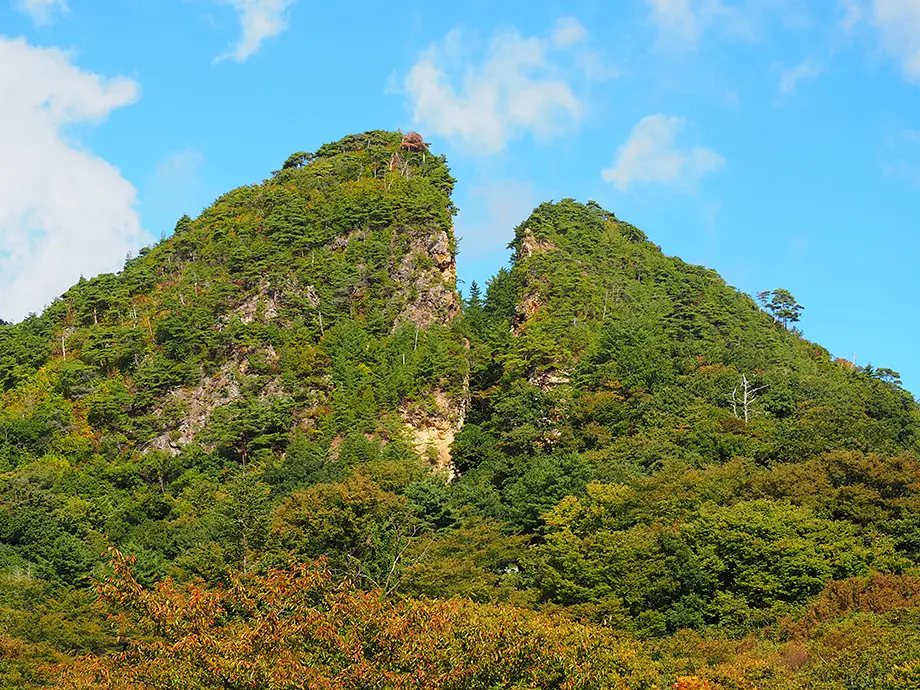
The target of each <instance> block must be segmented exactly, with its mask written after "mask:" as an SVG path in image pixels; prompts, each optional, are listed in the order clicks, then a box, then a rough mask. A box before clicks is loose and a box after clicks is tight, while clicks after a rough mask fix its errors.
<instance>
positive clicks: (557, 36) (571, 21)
mask: <svg viewBox="0 0 920 690" xmlns="http://www.w3.org/2000/svg"><path fill="white" fill-rule="evenodd" d="M587 37H588V32H587V30H586V29H585V27H583V26H582V25H581V22H579V21H578V20H577V19H575V18H574V17H562V18H560V19H557V20H556V24H555V26H554V27H553V33H552V35H551V36H550V39H551V40H552V42H553V45H554V46H555V47H556V48H571V47H572V46H573V45H575V44H577V43H581V42H582V41H584V40H585V39H586V38H587Z"/></svg>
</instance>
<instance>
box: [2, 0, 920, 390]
mask: <svg viewBox="0 0 920 690" xmlns="http://www.w3.org/2000/svg"><path fill="white" fill-rule="evenodd" d="M0 3H5V4H0V104H2V105H0V150H2V151H3V156H2V157H0V316H4V317H6V318H8V319H9V318H20V317H22V316H23V315H24V314H26V313H27V312H29V311H31V310H40V309H41V308H42V307H43V305H45V304H47V303H48V302H49V301H50V300H51V299H53V297H54V296H56V295H58V294H60V293H61V292H62V291H63V290H64V289H66V288H67V287H68V286H69V285H70V284H71V283H72V282H74V281H75V280H76V279H77V278H78V277H79V276H80V275H81V274H83V275H87V276H88V275H92V274H95V273H98V272H100V271H111V270H118V269H119V268H120V266H121V264H122V263H123V261H124V257H125V254H126V253H127V252H136V251H137V249H138V248H139V247H141V246H143V245H145V244H148V243H149V242H151V241H153V240H154V239H156V238H159V237H160V236H161V234H163V233H167V234H168V232H169V231H170V230H171V228H172V227H173V225H174V224H175V221H176V219H177V218H178V217H179V216H180V215H182V214H183V213H189V214H191V215H194V214H196V213H197V212H198V211H200V210H201V209H202V208H203V207H204V206H206V205H207V204H209V203H210V202H211V201H212V200H213V198H214V197H216V196H217V195H219V194H221V193H223V192H224V191H227V190H228V189H231V188H233V187H235V186H239V185H242V184H248V183H252V182H257V181H260V180H261V179H263V178H264V177H266V176H268V174H269V173H270V171H271V170H274V169H277V168H278V167H279V166H280V164H281V162H282V161H283V160H284V159H285V158H286V157H287V155H288V154H289V153H291V152H292V151H296V150H302V149H305V150H313V149H315V148H317V147H318V146H319V145H320V144H322V143H324V142H326V141H330V140H334V139H338V138H339V137H341V136H343V135H345V134H347V133H351V132H356V131H364V130H366V129H375V128H392V129H397V128H400V129H403V130H409V129H416V130H418V131H420V132H421V133H422V134H423V135H424V136H425V138H426V139H427V140H428V141H429V142H431V143H432V146H433V148H435V149H436V150H438V151H443V152H445V153H447V154H448V156H449V158H450V162H451V165H452V168H453V170H454V173H455V175H456V176H457V177H458V179H459V184H458V187H457V193H456V197H455V198H456V202H457V205H458V206H459V207H460V209H461V213H460V215H459V216H458V218H457V232H458V235H460V236H461V237H462V241H461V245H460V249H461V255H460V257H459V274H460V277H461V279H463V280H464V281H466V282H467V283H469V282H470V281H472V280H477V281H479V282H484V281H485V280H486V279H487V278H488V277H489V276H490V275H491V274H492V273H494V272H495V270H497V269H498V267H500V266H501V265H503V264H504V263H505V262H506V260H507V251H506V250H505V245H506V244H507V242H508V241H509V239H510V238H511V235H512V231H513V227H514V226H515V225H517V224H518V223H519V222H520V221H521V220H523V219H524V218H525V217H526V216H527V214H528V212H529V210H530V209H531V208H532V207H533V206H535V205H536V204H538V203H539V202H540V201H543V200H547V199H559V198H563V197H575V198H577V199H580V200H585V201H586V200H588V199H594V200H596V201H598V202H599V203H601V204H602V205H603V206H605V207H607V208H609V209H610V210H612V211H614V212H615V213H616V214H617V215H618V216H619V217H621V218H623V219H626V220H628V221H630V222H632V223H634V224H635V225H637V226H639V227H641V228H642V229H644V230H645V231H646V232H647V233H648V234H649V236H650V238H651V239H652V240H653V241H654V242H656V243H657V244H659V245H661V246H662V248H663V249H664V251H665V252H666V253H668V254H676V255H679V256H681V257H682V258H684V259H685V260H687V261H689V262H692V263H701V264H705V265H707V266H710V267H712V268H715V269H716V270H718V271H719V272H720V273H721V274H722V275H723V276H724V277H725V278H726V279H727V280H728V282H729V283H731V284H732V285H735V286H736V287H738V288H739V289H741V290H744V291H745V292H749V293H754V292H756V291H759V290H765V289H772V288H777V287H785V288H787V289H789V290H791V291H792V292H793V293H794V294H795V296H796V297H797V298H798V299H799V301H800V302H801V303H802V304H804V305H805V307H806V310H805V312H804V316H803V320H802V324H801V325H802V328H803V330H804V331H805V334H806V335H807V336H808V337H809V338H811V339H813V340H816V341H818V342H820V343H822V344H824V345H825V346H827V347H828V348H829V349H830V350H831V351H832V352H833V353H834V354H835V355H836V356H843V357H847V358H848V359H849V358H852V357H853V356H854V353H855V356H856V361H857V363H858V364H866V363H869V362H871V363H872V364H873V365H875V366H886V367H890V368H893V369H895V370H897V371H899V372H901V374H902V375H903V378H904V383H905V385H906V386H907V387H908V388H909V389H911V390H913V391H914V392H918V391H920V362H918V358H917V357H916V347H915V343H916V341H917V339H918V336H920V325H918V321H920V319H918V317H920V307H918V306H917V294H916V293H917V288H918V286H920V280H918V278H917V273H916V266H917V264H918V260H920V240H918V230H920V227H918V226H920V221H918V219H920V0H840V1H839V2H837V1H836V0H821V1H820V2H819V1H818V0H812V1H810V2H803V1H801V0H798V1H796V0H735V1H734V2H732V1H730V0H619V1H617V2H611V1H609V0H608V1H606V2H599V1H596V2H592V1H587V0H585V1H581V2H578V1H575V2H565V3H562V2H540V1H538V0H531V1H529V2H526V3H525V2H517V1H516V0H509V1H506V2H503V3H495V2H484V1H481V0H471V1H468V2H465V3H453V4H450V3H430V2H411V1H408V2H403V3H400V4H398V5H392V4H386V5H384V4H382V3H371V2H348V3H317V2H312V1H311V0H158V1H157V2H149V1H147V0H122V1H121V2H118V3H112V2H105V3H103V2H102V1H101V0H67V1H66V2H65V1H63V0H13V1H12V2H10V1H9V0H0Z"/></svg>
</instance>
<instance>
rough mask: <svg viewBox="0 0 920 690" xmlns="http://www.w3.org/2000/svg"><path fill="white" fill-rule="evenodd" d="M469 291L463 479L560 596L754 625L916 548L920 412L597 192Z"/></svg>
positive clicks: (621, 614) (559, 209)
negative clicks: (657, 240)
mask: <svg viewBox="0 0 920 690" xmlns="http://www.w3.org/2000/svg"><path fill="white" fill-rule="evenodd" d="M511 249H512V250H513V256H512V265H511V268H510V269H509V270H505V271H502V272H500V273H499V274H498V275H497V276H496V277H495V278H493V279H492V281H491V282H490V284H489V286H488V292H487V296H486V298H485V300H484V301H482V300H481V299H480V298H479V297H478V294H477V295H474V297H473V300H472V303H471V304H470V305H468V307H467V310H466V323H467V326H468V328H469V329H470V331H471V332H472V333H473V338H472V340H473V346H472V348H471V353H472V369H471V396H472V403H471V408H470V413H469V415H468V417H467V424H466V426H465V427H464V429H463V431H462V432H461V433H460V434H459V435H458V437H457V440H456V442H455V462H456V463H457V465H458V467H459V469H461V470H462V471H463V476H462V478H461V480H460V481H459V482H458V484H457V485H456V486H455V490H456V491H458V492H461V493H462V494H463V495H464V496H465V497H467V500H468V502H469V505H470V506H475V508H474V509H475V510H476V511H478V512H481V513H483V514H486V515H489V516H490V517H493V518H497V519H500V520H502V521H504V522H505V523H506V524H510V525H512V526H513V528H514V529H516V530H519V531H522V532H524V533H529V534H534V535H536V538H535V540H534V541H533V542H532V548H531V553H530V558H531V559H532V560H531V561H530V562H529V567H530V568H531V570H530V577H531V578H532V580H531V582H532V584H533V586H534V588H535V595H536V596H537V599H538V601H539V602H542V603H543V604H544V605H550V604H556V605H563V606H567V607H571V609H572V610H573V611H575V610H577V611H580V612H581V614H583V615H587V616H589V617H594V618H595V619H597V620H612V621H616V622H617V624H618V625H622V626H625V627H629V628H631V629H634V630H636V631H637V632H639V633H640V634H643V635H659V634H664V633H666V632H675V631H677V630H679V629H680V628H682V627H696V628H701V627H706V626H709V625H719V626H721V627H723V628H724V629H729V630H731V629H734V630H736V631H741V630H745V629H751V626H754V627H756V626H757V625H762V624H764V623H768V622H770V621H772V620H775V619H776V617H777V616H780V615H784V614H785V613H788V612H790V611H794V610H795V609H796V607H797V606H801V605H802V604H804V603H805V602H806V601H807V600H808V598H809V597H811V596H813V595H815V594H817V593H818V592H819V591H820V590H821V589H822V587H823V586H824V584H825V583H826V582H827V581H829V580H834V579H843V578H846V577H852V576H857V575H864V574H867V573H868V572H871V571H873V570H881V571H886V572H890V571H898V572H900V571H901V570H904V569H909V568H912V567H914V562H915V561H914V559H915V558H917V556H920V553H918V551H917V549H916V544H917V543H918V536H920V532H918V531H917V524H918V522H917V518H916V510H917V508H918V507H920V503H918V499H920V496H918V494H917V490H918V489H920V483H918V479H920V475H918V473H917V472H918V469H920V465H918V464H917V457H916V451H917V449H918V438H920V436H918V433H920V416H918V406H917V404H916V403H915V401H914V400H913V398H912V397H911V396H910V395H909V394H908V393H907V392H906V391H904V390H902V389H901V388H900V387H899V386H898V385H897V384H896V383H894V382H892V381H891V380H890V378H891V374H890V372H887V371H883V372H881V373H878V372H876V371H875V370H873V369H856V368H854V367H853V366H852V365H850V364H849V363H847V362H841V361H839V360H838V361H835V360H833V359H832V358H831V356H830V354H829V353H828V352H827V350H825V349H824V348H822V347H820V346H818V345H816V344H814V343H810V342H808V341H807V340H805V339H804V338H802V337H801V335H800V334H799V333H798V332H797V331H793V330H786V328H785V327H784V325H783V324H782V323H781V322H779V321H777V320H776V319H774V318H773V317H772V316H771V315H770V314H768V313H766V312H765V311H763V310H761V309H760V308H759V307H758V305H757V304H756V303H755V302H754V301H753V300H752V299H751V298H750V297H748V296H747V295H744V294H742V293H739V292H738V291H736V290H734V289H733V288H731V287H729V286H727V285H726V284H725V283H724V281H723V280H722V279H721V278H720V277H719V276H718V275H717V274H716V273H714V272H713V271H710V270H708V269H704V268H701V267H697V266H690V265H687V264H685V263H683V262H682V261H680V260H679V259H675V258H671V257H666V256H664V255H663V254H662V253H661V251H660V250H659V248H658V247H656V246H655V245H653V244H651V243H650V242H649V241H648V240H647V239H646V237H645V235H644V234H643V233H642V232H641V231H639V230H638V229H636V228H635V227H633V226H631V225H629V224H627V223H624V222H621V221H619V220H618V219H616V218H615V217H614V216H613V214H611V213H609V212H607V211H605V210H603V209H601V208H600V207H599V206H597V205H596V204H594V203H589V204H587V205H583V204H579V203H576V202H574V201H571V200H564V201H562V202H559V203H556V204H544V205H542V206H540V207H539V208H538V209H536V210H535V211H534V213H533V215H531V217H530V218H529V219H527V220H526V221H525V222H524V223H522V224H521V225H520V226H519V227H518V229H517V232H516V235H515V239H514V241H513V242H512V244H511Z"/></svg>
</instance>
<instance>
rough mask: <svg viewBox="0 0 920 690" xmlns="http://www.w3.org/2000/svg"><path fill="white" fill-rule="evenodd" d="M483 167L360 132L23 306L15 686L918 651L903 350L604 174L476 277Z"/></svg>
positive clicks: (615, 666) (483, 679) (4, 437)
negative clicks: (830, 312) (49, 297)
mask: <svg viewBox="0 0 920 690" xmlns="http://www.w3.org/2000/svg"><path fill="white" fill-rule="evenodd" d="M453 185H454V179H453V178H452V176H451V174H450V170H449V168H448V166H447V162H446V159H445V157H444V156H438V155H436V154H433V153H432V152H431V151H430V150H429V148H428V146H427V144H425V143H424V142H423V141H422V140H421V138H420V137H418V135H413V134H410V135H406V136H403V135H402V134H400V133H393V132H383V131H373V132H367V133H364V134H360V135H352V136H349V137H346V138H344V139H342V140H340V141H338V142H334V143H330V144H326V145H324V146H321V147H320V148H319V149H318V150H317V151H316V152H315V153H307V152H300V153H295V154H294V155H292V156H291V157H289V158H288V159H287V160H286V161H285V162H284V163H283V166H282V167H281V169H280V170H278V171H276V172H274V173H272V174H271V177H270V178H268V179H266V180H265V181H263V182H262V183H261V184H256V185H252V186H247V187H242V188H239V189H236V190H233V191H232V192H229V193H228V194H225V195H224V196H222V197H220V198H219V199H217V200H216V201H215V202H214V204H213V205H212V206H211V207H209V208H208V209H206V210H205V211H204V212H203V213H201V215H200V216H198V217H197V218H195V219H192V218H188V217H183V218H182V219H180V220H179V222H178V223H177V225H176V227H175V230H174V232H173V233H172V234H171V235H170V236H169V237H168V238H166V239H163V240H162V241H161V242H160V243H158V244H157V245H156V246H153V247H151V248H149V249H144V250H142V251H141V252H140V255H139V256H137V257H133V258H132V257H129V258H128V260H127V261H126V263H125V266H124V269H123V270H122V271H121V272H120V273H118V274H115V275H102V276H99V277H97V278H93V279H91V280H81V281H80V282H79V283H78V284H77V285H75V286H74V287H72V288H71V289H70V290H69V291H68V292H67V293H66V294H64V295H63V296H62V297H61V298H60V299H58V300H56V301H55V302H54V303H52V304H51V305H50V306H49V307H48V308H47V309H46V310H45V311H44V312H43V313H42V314H41V315H33V316H30V317H29V318H27V319H25V320H24V321H22V322H21V323H17V324H7V323H3V322H0V688H3V689H6V688H11V689H12V688H41V687H67V688H113V689H115V688H119V689H128V688H130V689H132V690H133V689H148V688H164V689H165V688H174V689H177V690H178V689H180V688H272V689H274V688H279V689H280V688H317V689H318V688H355V689H357V688H425V689H431V690H434V689H436V688H445V689H446V688H451V689H457V690H459V689H461V688H463V689H466V688H469V689H474V688H476V689H479V688H482V689H483V690H486V689H494V688H572V689H574V688H585V689H587V688H635V689H640V688H642V689H649V690H651V689H652V688H669V687H676V688H682V689H683V690H701V689H703V688H709V689H711V690H719V689H723V690H735V689H738V690H740V689H750V690H752V689H754V688H760V689H763V690H768V689H771V688H802V689H805V688H808V689H815V690H818V689H828V690H830V689H831V688H848V689H853V690H856V689H866V690H869V689H875V688H895V689H898V688H904V689H907V688H916V687H920V603H918V601H917V598H918V597H920V406H918V404H917V402H916V401H915V399H914V398H913V397H912V395H911V394H910V393H908V392H907V391H905V390H904V389H903V388H901V386H900V381H899V380H898V375H897V373H896V372H895V371H893V370H891V369H876V368H874V367H855V366H853V365H852V364H851V363H850V362H848V361H845V360H840V359H836V360H835V359H834V358H833V357H832V355H831V354H830V353H829V352H828V351H827V350H826V349H824V348H823V347H821V346H820V345H817V344H815V343H812V342H809V341H808V340H807V339H805V338H804V337H803V334H802V332H801V331H799V330H798V329H797V327H796V324H797V323H798V320H799V317H800V312H801V310H802V307H801V305H798V304H797V303H796V302H795V299H794V297H793V296H792V295H791V294H790V293H789V292H788V291H787V290H784V289H771V290H767V291H765V292H763V293H761V294H760V295H758V300H756V301H755V299H753V298H751V297H750V296H748V295H745V294H742V293H740V292H738V291H737V290H735V289H734V288H732V287H730V286H728V285H726V283H725V282H724V281H723V280H722V279H721V278H720V277H719V276H718V275H717V274H716V273H715V272H713V271H711V270H708V269H705V268H702V267H699V266H693V265H688V264H686V263H684V262H682V261H681V260H679V259H677V258H673V257H668V256H665V255H664V254H663V253H662V252H661V250H660V248H659V247H657V246H656V245H654V244H653V243H652V242H650V241H649V239H648V238H647V237H646V236H645V234H644V233H643V232H642V231H641V230H639V229H638V228H636V227H634V226H632V225H630V224H629V223H627V222H624V221H621V220H620V219H618V218H617V217H616V216H615V215H614V214H613V213H612V212H610V211H607V210H605V209H603V208H601V207H600V206H599V205H598V204H596V203H594V202H591V201H589V202H587V203H578V202H576V201H574V200H571V199H565V200H562V201H559V202H556V203H545V204H542V205H541V206H539V207H538V208H537V209H535V210H534V212H533V213H532V215H531V216H530V217H529V218H528V219H527V220H525V221H524V222H523V223H522V224H521V225H520V226H519V227H518V228H517V229H516V231H515V236H514V240H513V241H512V243H511V244H510V246H509V249H510V250H511V259H510V262H509V267H508V268H507V269H503V270H501V271H500V272H499V273H498V274H497V275H495V276H494V277H493V278H492V279H491V280H490V281H489V282H488V285H486V286H484V290H481V289H480V287H479V286H477V285H476V284H475V283H474V284H472V285H470V286H469V290H468V291H467V292H468V294H467V296H466V298H461V296H460V295H459V293H458V292H457V279H456V268H455V254H456V239H455V237H454V234H453V223H452V217H453V215H454V213H455V209H454V207H453V205H452V202H451V192H452V189H453ZM765 287H769V286H765Z"/></svg>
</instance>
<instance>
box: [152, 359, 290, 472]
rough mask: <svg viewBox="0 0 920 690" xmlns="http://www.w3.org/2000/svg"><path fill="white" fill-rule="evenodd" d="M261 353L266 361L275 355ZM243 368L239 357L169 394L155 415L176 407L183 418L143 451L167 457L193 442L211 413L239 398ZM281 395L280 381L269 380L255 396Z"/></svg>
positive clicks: (246, 364) (242, 362)
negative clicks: (181, 412) (265, 356)
mask: <svg viewBox="0 0 920 690" xmlns="http://www.w3.org/2000/svg"><path fill="white" fill-rule="evenodd" d="M265 354H266V355H267V356H268V357H269V358H272V359H277V354H276V353H275V352H274V350H273V349H271V348H269V350H268V351H266V352H265ZM247 369H248V362H247V360H246V358H245V356H243V355H242V354H241V355H240V356H238V357H237V358H235V359H232V360H230V361H227V362H225V363H224V365H223V366H222V367H221V368H220V371H219V372H218V373H216V374H213V375H212V376H205V377H203V378H202V379H201V382H200V383H199V384H198V385H197V386H195V387H194V388H181V389H178V390H175V391H173V392H172V393H171V394H170V395H169V398H168V399H167V401H166V403H165V404H164V405H163V406H161V407H160V408H159V409H158V410H157V411H156V414H157V415H158V416H164V415H165V410H166V409H167V408H169V407H173V406H178V407H179V408H180V409H182V410H183V415H182V417H181V418H180V419H179V421H178V424H176V425H175V426H173V428H171V429H168V430H166V431H164V432H163V433H161V434H160V435H159V436H157V437H156V438H154V439H153V440H152V441H150V443H149V444H148V445H147V449H146V450H160V451H163V452H165V453H169V454H170V455H178V454H179V452H180V451H181V450H182V447H183V446H185V445H188V444H189V443H191V442H192V441H194V440H195V438H196V437H197V436H198V434H199V433H200V432H201V431H202V430H203V429H204V428H205V427H206V426H207V424H208V421H209V420H210V418H211V414H212V413H213V412H214V410H216V409H217V408H218V407H220V406H221V405H227V404H229V403H232V402H234V401H236V400H239V399H240V398H242V397H243V395H242V392H241V390H240V380H241V378H245V377H246V376H247ZM283 393H284V391H283V389H282V385H281V380H280V379H279V378H278V377H273V378H271V379H269V381H268V382H267V383H266V385H265V386H264V387H263V388H262V391H261V392H260V394H259V397H260V398H262V399H266V398H274V397H280V396H281V395H283Z"/></svg>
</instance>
